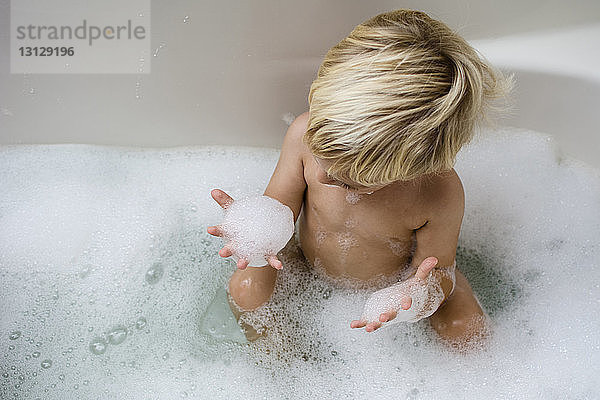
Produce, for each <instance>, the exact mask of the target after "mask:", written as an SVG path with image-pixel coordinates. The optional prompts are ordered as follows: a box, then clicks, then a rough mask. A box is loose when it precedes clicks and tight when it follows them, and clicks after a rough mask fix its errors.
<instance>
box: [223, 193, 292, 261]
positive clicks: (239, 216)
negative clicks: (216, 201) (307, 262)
mask: <svg viewBox="0 0 600 400" xmlns="http://www.w3.org/2000/svg"><path fill="white" fill-rule="evenodd" d="M224 214H225V215H224V219H223V223H222V224H221V231H222V232H223V239H224V240H225V242H226V245H227V246H228V247H229V248H230V249H231V251H232V252H233V255H232V257H233V259H234V260H236V261H237V260H239V259H240V258H244V259H246V260H248V266H250V267H262V266H265V265H267V264H268V262H267V257H268V256H270V255H275V254H277V252H278V251H279V250H281V249H282V248H283V247H284V246H285V245H286V243H287V242H288V241H289V240H290V238H291V237H292V235H293V234H294V214H293V212H292V210H291V209H290V208H289V207H288V206H286V205H284V204H282V203H280V202H279V201H277V200H275V199H273V198H271V197H268V196H256V197H250V198H246V199H241V200H236V201H234V202H233V203H231V205H229V206H228V207H227V208H226V209H225V210H224Z"/></svg>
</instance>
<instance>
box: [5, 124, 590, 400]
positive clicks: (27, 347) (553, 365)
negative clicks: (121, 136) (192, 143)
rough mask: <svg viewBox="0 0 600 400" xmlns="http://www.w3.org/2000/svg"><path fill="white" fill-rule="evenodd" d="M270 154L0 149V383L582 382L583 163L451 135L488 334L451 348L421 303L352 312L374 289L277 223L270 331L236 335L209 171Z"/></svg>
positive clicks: (283, 391)
mask: <svg viewBox="0 0 600 400" xmlns="http://www.w3.org/2000/svg"><path fill="white" fill-rule="evenodd" d="M277 157H278V152H277V151H275V150H268V149H250V148H220V147H210V148H185V149H175V150H173V149H171V150H138V149H120V148H105V147H98V146H82V145H59V146H41V145H40V146H8V147H2V148H0V182H2V194H1V195H0V279H1V282H2V289H3V290H2V292H1V293H0V307H1V308H0V309H1V313H0V349H1V351H0V360H1V361H0V397H1V398H3V399H4V398H7V399H9V398H19V399H36V398H40V399H65V398H82V399H96V398H123V399H129V398H131V399H146V398H161V399H171V398H186V397H187V398H211V399H212V398H216V399H230V398H248V399H254V398H261V399H262V398H294V399H295V398H298V399H300V398H310V397H317V398H341V397H349V398H359V397H360V398H363V397H367V396H368V397H369V398H376V399H377V398H430V399H442V398H515V399H522V398H540V399H547V398H574V399H575V398H594V397H597V396H598V387H600V378H598V365H600V351H599V350H600V333H599V332H600V322H599V320H598V317H597V316H598V314H599V313H600V268H598V267H599V262H600V261H599V260H600V244H599V239H598V238H599V237H600V177H599V174H598V171H595V170H591V169H588V168H586V167H584V166H581V165H579V164H578V163H576V162H573V161H571V160H568V159H560V158H559V157H558V156H557V155H556V153H555V151H554V148H553V145H552V142H551V141H550V139H549V138H547V137H545V136H544V135H540V134H536V133H532V132H527V131H520V130H519V131H517V130H504V131H502V132H497V133H493V132H486V133H485V135H484V136H482V137H481V138H479V139H478V140H477V141H476V142H474V143H473V144H472V145H470V146H469V147H467V148H465V149H463V151H462V152H461V153H460V155H459V158H458V162H457V165H456V170H457V171H458V173H459V175H460V176H461V179H462V181H463V184H464V187H465V192H466V210H465V217H464V220H463V226H462V232H461V235H460V238H459V248H458V253H457V268H458V269H460V270H461V271H462V272H463V274H464V275H465V276H466V277H467V279H468V280H469V281H470V282H471V285H472V286H473V289H474V291H475V292H476V294H477V296H478V298H479V300H480V301H481V304H482V307H483V308H484V309H485V310H486V311H487V312H488V314H489V315H490V320H491V324H492V336H491V338H490V341H489V344H488V347H487V348H485V349H483V350H479V351H473V352H471V353H468V354H464V355H460V354H456V353H453V352H451V351H449V350H447V349H446V348H445V347H444V346H443V344H441V343H440V342H439V340H438V339H437V338H436V336H435V334H434V333H433V332H432V330H431V328H430V327H429V325H428V323H427V321H426V320H424V321H419V322H417V323H414V324H403V323H400V324H397V325H394V326H393V327H390V328H388V329H383V330H377V331H375V332H373V333H366V332H365V331H364V329H361V330H353V329H351V328H350V327H349V324H350V321H351V320H353V319H356V318H358V317H359V316H360V313H361V311H362V309H363V306H364V303H365V301H366V299H367V298H368V296H369V295H370V293H372V292H373V290H368V289H362V288H361V289H348V288H344V285H341V284H340V285H338V284H336V282H335V280H331V279H326V278H324V277H322V276H321V272H320V271H319V269H318V268H316V269H311V268H310V266H309V265H308V264H307V263H305V262H304V261H303V259H302V256H301V253H300V252H299V250H298V249H297V248H296V247H295V245H294V241H290V242H289V243H288V246H287V247H286V248H285V249H284V250H283V251H282V252H281V255H280V259H281V260H282V262H283V264H284V265H285V266H286V268H284V269H283V270H281V271H280V272H279V275H278V279H277V282H276V288H275V292H274V294H273V296H272V298H271V300H270V302H269V303H267V305H265V306H264V307H261V308H259V309H257V310H256V311H255V312H253V313H249V314H247V315H245V316H244V318H246V319H247V320H248V321H249V322H252V321H254V322H255V323H257V325H259V324H260V323H267V324H269V323H270V326H269V327H268V332H267V336H266V337H265V338H262V339H259V340H257V341H256V342H253V343H245V342H244V340H242V339H241V338H243V337H242V336H240V332H239V331H236V328H237V325H235V324H232V322H231V317H232V316H231V313H228V312H227V310H226V309H225V308H224V306H223V304H224V297H223V293H224V289H225V287H226V285H227V281H228V278H229V276H230V275H231V274H232V273H233V271H235V269H236V267H235V265H233V263H231V262H229V261H227V260H223V259H221V258H220V257H219V256H218V255H217V251H218V249H219V247H220V244H221V243H220V241H219V240H215V238H213V237H209V235H208V234H207V233H206V228H207V226H210V225H214V224H216V223H218V222H219V221H220V219H221V210H220V207H219V206H218V205H217V204H216V203H215V202H214V201H213V200H212V198H211V197H210V189H212V188H215V187H219V188H222V189H223V190H225V191H226V192H227V193H229V194H230V195H231V196H232V197H233V198H234V199H235V198H240V197H245V196H255V195H259V194H261V193H262V191H263V190H264V188H265V187H266V184H267V182H268V179H269V178H270V176H271V174H272V172H273V169H274V167H275V164H276V162H277ZM214 165H219V168H218V169H215V168H214ZM320 234H322V235H326V234H327V232H321V233H320ZM342 239H344V240H342V242H343V243H346V244H347V243H351V241H350V242H348V241H347V240H345V239H346V238H342ZM315 262H316V261H315ZM219 313H222V315H219ZM219 321H222V323H221V324H220V325H219Z"/></svg>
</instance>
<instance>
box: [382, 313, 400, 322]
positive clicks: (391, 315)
mask: <svg viewBox="0 0 600 400" xmlns="http://www.w3.org/2000/svg"><path fill="white" fill-rule="evenodd" d="M394 318H396V311H388V312H384V313H383V314H381V315H380V316H379V321H381V322H388V321H391V320H393V319H394Z"/></svg>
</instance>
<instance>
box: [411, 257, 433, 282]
mask: <svg viewBox="0 0 600 400" xmlns="http://www.w3.org/2000/svg"><path fill="white" fill-rule="evenodd" d="M437 263H438V259H437V258H435V257H427V258H426V259H424V260H423V261H422V262H421V265H419V268H418V269H417V273H416V274H415V278H417V279H425V278H427V276H428V275H429V273H430V272H431V270H432V269H433V267H435V265H436V264H437Z"/></svg>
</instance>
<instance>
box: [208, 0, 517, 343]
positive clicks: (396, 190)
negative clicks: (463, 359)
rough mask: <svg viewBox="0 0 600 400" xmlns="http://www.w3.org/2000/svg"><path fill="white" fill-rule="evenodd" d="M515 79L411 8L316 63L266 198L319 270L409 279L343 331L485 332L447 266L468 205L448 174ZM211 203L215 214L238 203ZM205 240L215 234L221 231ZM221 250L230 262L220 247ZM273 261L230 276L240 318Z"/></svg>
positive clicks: (268, 280) (447, 335)
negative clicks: (277, 206) (290, 218)
mask: <svg viewBox="0 0 600 400" xmlns="http://www.w3.org/2000/svg"><path fill="white" fill-rule="evenodd" d="M512 84H513V82H512V76H511V77H510V78H506V77H504V76H503V75H502V74H501V73H500V72H499V71H497V70H496V69H494V68H493V67H492V66H490V65H489V64H488V63H486V62H485V61H484V60H483V59H482V58H480V57H479V56H478V53H477V52H476V51H475V50H474V49H473V48H472V47H471V46H470V45H469V44H468V43H467V42H466V41H465V40H464V39H462V38H461V37H460V36H458V35H457V34H456V33H454V32H452V31H451V30H450V29H449V28H448V27H447V26H446V25H445V24H443V23H441V22H439V21H436V20H434V19H431V18H430V17H429V16H428V15H427V14H425V13H423V12H420V11H414V10H406V9H401V10H396V11H391V12H387V13H383V14H380V15H377V16H376V17H374V18H371V19H369V20H367V21H365V22H364V23H362V24H360V25H358V26H357V27H356V28H355V29H354V30H353V31H352V32H351V33H350V35H349V36H348V37H346V38H345V39H343V40H342V41H341V42H339V43H338V44H337V45H336V46H334V47H333V48H331V49H330V50H329V52H328V53H327V55H326V56H325V59H324V61H323V63H322V65H321V67H320V68H319V72H318V76H317V78H316V80H315V81H314V82H313V83H312V85H311V88H310V92H309V95H308V101H309V111H308V112H305V113H304V114H302V115H300V116H299V117H298V118H296V120H295V121H294V122H293V123H292V124H291V125H290V127H289V129H288V131H287V133H286V135H285V139H284V142H283V146H282V149H281V154H280V158H279V161H278V163H277V166H276V168H275V171H274V173H273V176H272V177H271V180H270V182H269V184H268V186H267V188H266V190H265V192H264V194H265V195H266V196H270V197H272V198H275V199H277V200H279V201H280V202H281V203H283V204H285V205H287V206H289V207H290V208H291V209H292V211H293V213H294V220H298V224H299V226H298V235H299V243H300V247H301V249H302V253H303V254H304V256H305V257H306V258H307V260H308V261H310V262H311V264H312V265H317V264H318V265H319V266H320V267H321V268H322V269H323V270H324V271H325V272H326V273H327V274H329V275H331V276H338V277H339V276H344V277H349V278H355V279H360V280H369V279H370V278H373V277H375V276H378V275H384V276H391V275H392V274H394V273H396V272H398V270H399V269H403V268H408V269H409V270H408V272H409V274H410V277H409V278H408V279H406V280H405V281H403V282H400V283H398V284H395V285H392V286H390V287H388V288H385V289H383V290H380V291H378V292H375V293H374V294H373V296H371V299H373V301H370V302H368V303H369V304H368V305H367V306H368V307H367V308H369V309H370V312H371V314H373V313H375V315H378V316H379V317H378V318H372V319H371V320H366V319H360V320H353V321H350V316H349V321H348V322H349V324H350V327H351V328H356V329H358V328H363V327H365V330H366V331H367V332H372V331H375V330H376V329H378V328H379V327H381V326H382V325H384V324H390V323H394V322H396V321H394V319H395V318H396V317H397V316H399V315H405V314H406V315H410V317H407V318H404V320H408V321H416V320H419V319H421V318H426V317H430V318H429V320H430V322H431V325H432V326H433V328H434V329H435V330H436V331H437V332H438V333H439V335H440V336H441V337H442V338H443V339H446V340H448V341H449V342H451V343H453V344H456V343H465V342H468V341H469V340H471V339H472V338H475V337H478V336H480V335H481V333H482V332H483V331H484V329H485V317H484V312H483V311H482V309H481V307H480V305H479V303H478V301H477V299H476V298H475V296H474V294H473V292H472V290H471V287H470V286H469V283H468V282H467V280H466V279H465V277H464V276H463V275H462V274H461V273H460V271H459V269H460V266H458V268H459V269H455V265H456V263H455V256H456V247H457V241H458V236H459V232H460V227H461V223H462V218H463V212H464V203H465V197H464V192H463V186H462V184H461V180H460V178H459V177H458V175H457V173H456V171H454V169H453V166H454V163H455V158H456V155H457V153H458V151H459V150H460V148H461V147H462V146H463V145H464V144H466V143H468V142H469V141H470V140H471V138H472V136H473V132H474V130H475V128H476V127H477V125H478V123H479V122H481V121H482V120H487V118H486V114H487V111H489V110H491V109H494V108H495V106H494V105H493V104H492V103H491V100H492V99H495V98H498V97H501V96H503V95H505V94H506V93H508V92H509V91H510V89H511V87H512ZM211 194H212V196H213V198H214V199H215V200H216V201H217V202H218V203H219V204H220V205H221V206H223V207H226V206H227V204H229V203H230V202H232V201H233V199H231V197H229V196H228V195H227V194H226V193H225V192H223V191H221V190H218V189H215V190H213V191H212V193H211ZM208 232H209V233H210V234H212V235H215V236H221V231H220V230H219V227H218V226H213V227H209V228H208ZM342 236H343V237H344V238H345V242H344V243H346V245H345V246H342V247H340V244H339V243H340V241H339V239H340V237H342ZM415 241H416V243H415ZM411 249H412V250H411ZM219 254H220V255H221V256H223V257H228V256H230V255H231V254H232V253H231V250H230V249H228V248H227V246H225V247H223V248H222V249H221V250H220V251H219ZM269 264H270V266H271V267H269V266H266V267H262V268H261V267H258V268H254V267H248V268H247V262H246V261H245V260H243V259H242V260H239V261H238V264H237V266H238V270H237V271H236V272H235V273H234V274H233V275H232V277H231V279H230V281H229V294H230V297H231V298H232V299H233V301H234V302H235V304H232V305H231V308H232V310H233V312H234V313H235V314H236V316H237V317H238V318H239V316H240V315H241V313H243V312H244V311H247V310H253V309H256V308H258V307H260V306H261V305H263V304H264V303H265V302H267V301H268V300H269V298H270V296H271V294H272V292H273V289H274V286H275V281H276V277H277V271H278V270H279V269H281V268H282V263H281V261H279V260H278V259H277V257H276V256H274V255H272V256H271V257H270V258H269ZM404 310H409V311H411V313H405V312H404ZM363 315H364V314H363ZM398 319H400V318H398ZM247 329H248V327H247ZM247 332H249V330H247ZM248 336H249V338H253V334H252V333H248Z"/></svg>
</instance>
